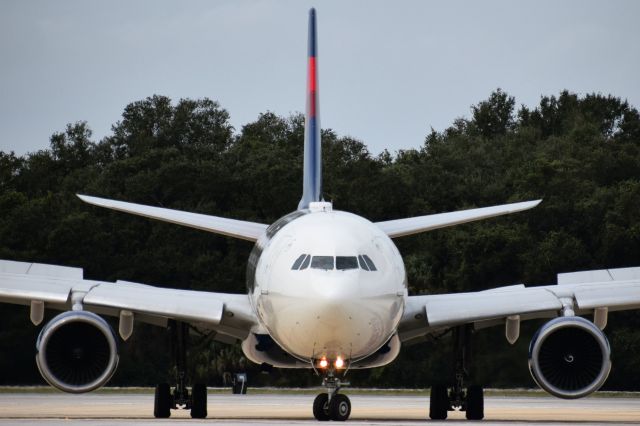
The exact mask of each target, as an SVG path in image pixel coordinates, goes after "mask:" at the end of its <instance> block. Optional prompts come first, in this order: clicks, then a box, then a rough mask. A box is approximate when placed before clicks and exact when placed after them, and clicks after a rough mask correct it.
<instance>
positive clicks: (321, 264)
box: [311, 256, 333, 271]
mask: <svg viewBox="0 0 640 426" xmlns="http://www.w3.org/2000/svg"><path fill="white" fill-rule="evenodd" d="M311 268H312V269H324V270H325V271H329V270H332V269H333V256H313V257H312V258H311Z"/></svg>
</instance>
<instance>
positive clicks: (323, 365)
mask: <svg viewBox="0 0 640 426" xmlns="http://www.w3.org/2000/svg"><path fill="white" fill-rule="evenodd" d="M318 365H319V366H320V368H327V366H328V365H329V361H327V359H326V358H322V359H321V360H320V362H319V363H318Z"/></svg>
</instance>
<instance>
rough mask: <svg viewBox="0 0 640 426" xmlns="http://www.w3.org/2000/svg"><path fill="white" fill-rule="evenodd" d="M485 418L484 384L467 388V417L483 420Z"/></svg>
mask: <svg viewBox="0 0 640 426" xmlns="http://www.w3.org/2000/svg"><path fill="white" fill-rule="evenodd" d="M483 418H484V395H483V392H482V386H469V388H468V389H467V419H468V420H482V419H483Z"/></svg>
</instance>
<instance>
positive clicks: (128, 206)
mask: <svg viewBox="0 0 640 426" xmlns="http://www.w3.org/2000/svg"><path fill="white" fill-rule="evenodd" d="M78 197H79V198H80V199H81V200H82V201H84V202H85V203H89V204H93V205H94V206H99V207H105V208H108V209H112V210H118V211H121V212H125V213H131V214H135V215H138V216H144V217H149V218H152V219H158V220H162V221H164V222H170V223H175V224H177V225H184V226H189V227H191V228H196V229H201V230H203V231H208V232H213V233H216V234H222V235H227V236H229V237H235V238H241V239H243V240H248V241H257V240H258V238H260V236H261V235H262V234H264V232H265V231H266V230H267V225H264V224H262V223H255V222H247V221H244V220H235V219H226V218H223V217H217V216H208V215H205V214H199V213H189V212H184V211H180V210H171V209H164V208H161V207H151V206H145V205H141V204H134V203H125V202H123V201H114V200H107V199H105V198H97V197H89V196H87V195H79V194H78Z"/></svg>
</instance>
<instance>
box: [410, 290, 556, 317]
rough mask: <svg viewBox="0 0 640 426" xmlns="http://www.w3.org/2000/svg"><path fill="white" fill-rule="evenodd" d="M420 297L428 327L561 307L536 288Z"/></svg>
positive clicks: (549, 294)
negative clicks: (422, 300)
mask: <svg viewBox="0 0 640 426" xmlns="http://www.w3.org/2000/svg"><path fill="white" fill-rule="evenodd" d="M419 297H423V298H424V306H425V310H426V314H427V322H428V325H429V326H430V327H440V326H445V325H446V326H452V325H457V324H465V323H472V322H477V321H485V320H489V319H494V318H505V317H508V316H511V315H518V314H527V313H533V312H545V311H554V310H559V309H561V308H562V303H561V302H560V300H559V299H558V298H557V297H556V296H555V295H554V294H553V293H551V292H549V291H547V290H545V289H543V288H536V287H533V288H526V289H521V288H520V289H506V290H505V291H491V292H478V293H457V294H443V295H432V296H419Z"/></svg>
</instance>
